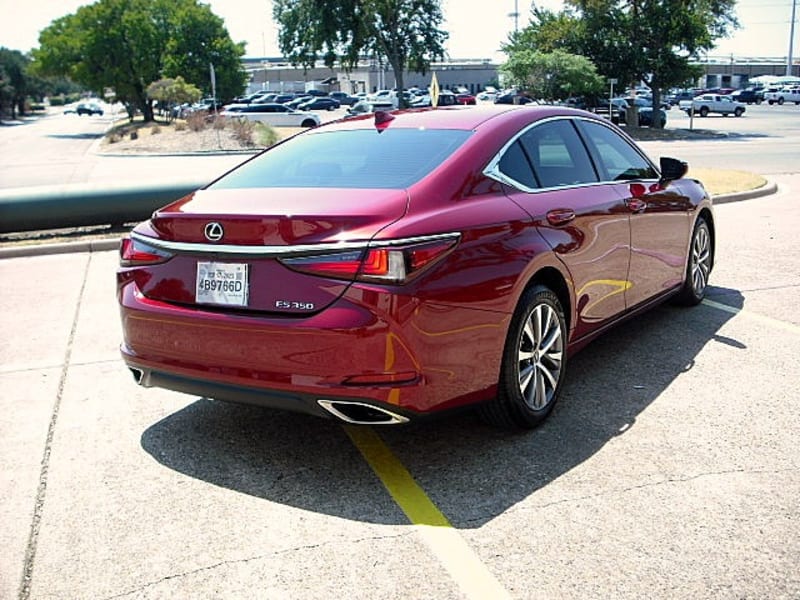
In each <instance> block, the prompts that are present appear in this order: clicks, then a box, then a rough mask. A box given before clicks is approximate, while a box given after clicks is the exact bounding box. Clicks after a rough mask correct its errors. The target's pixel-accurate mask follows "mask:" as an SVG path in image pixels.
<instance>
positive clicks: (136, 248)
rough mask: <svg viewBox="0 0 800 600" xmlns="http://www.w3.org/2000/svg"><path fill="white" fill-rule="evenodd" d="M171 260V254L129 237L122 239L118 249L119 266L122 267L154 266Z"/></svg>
mask: <svg viewBox="0 0 800 600" xmlns="http://www.w3.org/2000/svg"><path fill="white" fill-rule="evenodd" d="M170 258H172V254H170V253H169V252H166V251H165V250H162V249H160V248H155V247H153V246H150V245H149V244H145V243H144V242H142V241H140V240H135V239H132V238H129V237H125V238H122V243H121V244H120V247H119V264H120V266H123V267H136V266H139V265H154V264H157V263H161V262H164V261H167V260H169V259H170Z"/></svg>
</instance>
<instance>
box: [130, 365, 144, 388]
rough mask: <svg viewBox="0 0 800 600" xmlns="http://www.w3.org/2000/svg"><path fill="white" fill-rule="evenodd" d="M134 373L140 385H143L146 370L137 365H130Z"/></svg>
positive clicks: (132, 373)
mask: <svg viewBox="0 0 800 600" xmlns="http://www.w3.org/2000/svg"><path fill="white" fill-rule="evenodd" d="M128 369H129V370H130V372H131V375H133V380H134V381H135V382H136V383H138V384H139V385H143V384H142V381H143V380H144V371H143V370H142V369H137V368H136V367H128Z"/></svg>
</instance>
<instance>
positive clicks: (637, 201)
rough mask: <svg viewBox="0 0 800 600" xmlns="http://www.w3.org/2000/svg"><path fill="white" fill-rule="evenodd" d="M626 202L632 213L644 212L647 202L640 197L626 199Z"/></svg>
mask: <svg viewBox="0 0 800 600" xmlns="http://www.w3.org/2000/svg"><path fill="white" fill-rule="evenodd" d="M627 204H628V209H629V210H630V211H631V212H633V213H640V212H644V209H646V208H647V202H645V201H644V200H642V199H641V198H631V199H629V200H628V202H627Z"/></svg>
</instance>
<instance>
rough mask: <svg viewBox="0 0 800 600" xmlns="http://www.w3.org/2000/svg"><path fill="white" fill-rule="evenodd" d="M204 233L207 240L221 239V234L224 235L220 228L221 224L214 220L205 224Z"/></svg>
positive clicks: (215, 240) (216, 240)
mask: <svg viewBox="0 0 800 600" xmlns="http://www.w3.org/2000/svg"><path fill="white" fill-rule="evenodd" d="M204 233H205V234H206V239H207V240H208V241H210V242H218V241H220V240H221V239H222V236H223V235H224V233H225V232H224V231H223V230H222V225H220V224H219V223H217V222H216V221H212V222H211V223H209V224H208V225H206V228H205V230H204Z"/></svg>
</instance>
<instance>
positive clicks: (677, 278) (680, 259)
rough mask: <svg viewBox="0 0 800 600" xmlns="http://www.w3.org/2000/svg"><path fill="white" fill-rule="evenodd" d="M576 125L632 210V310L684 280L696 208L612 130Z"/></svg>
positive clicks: (603, 173) (629, 301)
mask: <svg viewBox="0 0 800 600" xmlns="http://www.w3.org/2000/svg"><path fill="white" fill-rule="evenodd" d="M578 126H579V128H580V130H581V132H582V133H583V135H584V138H585V139H586V141H587V145H588V147H589V149H590V151H591V152H592V154H593V156H594V157H595V163H596V164H597V167H598V170H599V172H600V177H601V179H603V180H604V181H607V182H608V185H609V186H613V187H614V188H615V189H616V191H617V193H618V194H619V196H620V198H621V199H622V200H623V204H624V206H625V207H626V209H627V210H628V211H629V213H630V215H631V217H630V228H631V266H630V270H629V273H628V281H629V285H628V289H627V290H626V292H625V296H626V303H627V305H628V307H629V308H632V307H634V306H636V305H638V304H641V303H642V302H645V301H647V300H649V299H651V298H653V297H655V296H658V295H660V294H663V293H664V292H666V291H669V290H670V289H672V288H674V287H675V286H676V285H678V284H680V282H681V281H682V280H683V271H684V267H685V261H684V256H685V254H686V248H687V247H688V244H689V237H688V236H689V233H690V231H691V228H690V227H689V219H691V218H692V217H691V211H692V210H693V206H692V203H691V200H690V198H688V197H687V196H684V195H683V194H681V193H680V191H679V188H678V187H677V186H671V185H667V186H666V187H663V186H662V185H661V184H660V183H659V175H658V172H657V171H656V169H655V168H654V167H653V165H652V163H651V162H650V161H649V159H647V158H646V157H645V156H644V155H642V154H641V153H640V152H639V151H638V150H637V149H636V148H635V147H634V146H633V145H632V144H631V143H629V142H628V141H627V140H626V139H625V138H623V137H622V136H621V135H619V134H618V133H617V132H616V131H614V130H613V129H612V128H610V127H608V126H606V125H603V124H602V123H596V122H593V121H587V120H584V121H579V122H578Z"/></svg>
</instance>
